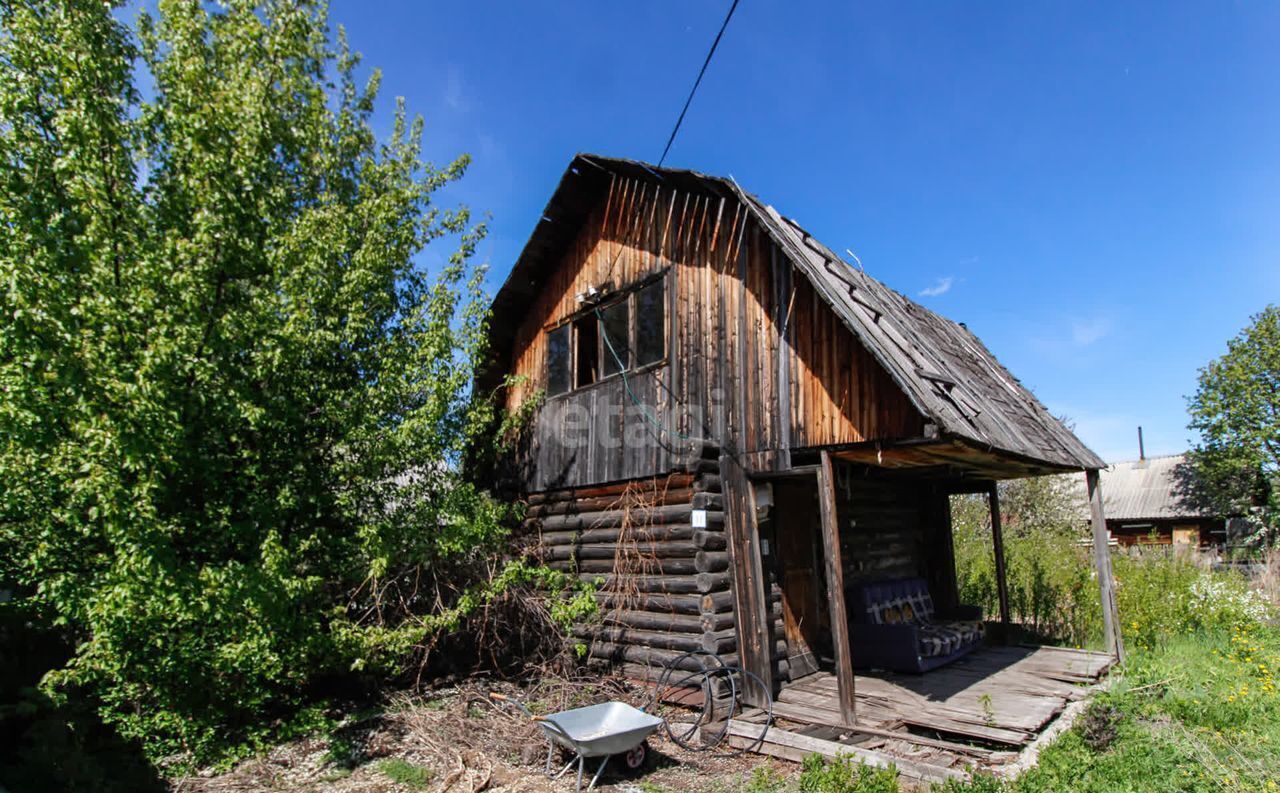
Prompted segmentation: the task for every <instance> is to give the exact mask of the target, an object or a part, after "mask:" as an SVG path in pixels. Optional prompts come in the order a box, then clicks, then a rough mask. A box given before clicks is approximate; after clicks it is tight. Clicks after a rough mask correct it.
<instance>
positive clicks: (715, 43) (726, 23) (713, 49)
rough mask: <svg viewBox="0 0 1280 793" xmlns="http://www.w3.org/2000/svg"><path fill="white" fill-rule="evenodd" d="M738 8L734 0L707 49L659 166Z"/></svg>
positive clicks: (674, 138) (663, 151)
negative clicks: (709, 47) (714, 38)
mask: <svg viewBox="0 0 1280 793" xmlns="http://www.w3.org/2000/svg"><path fill="white" fill-rule="evenodd" d="M737 8H738V0H733V4H732V5H730V6H729V13H727V14H725V16H724V24H722V25H720V32H719V33H717V34H716V40H715V41H713V42H711V49H710V50H708V51H707V59H706V60H705V61H703V62H702V69H700V70H699V71H698V79H696V80H694V81H693V88H692V89H690V90H689V98H688V99H686V100H684V108H683V109H681V111H680V118H677V119H676V125H675V126H674V127H672V128H671V137H669V138H667V147H666V148H665V149H663V150H662V156H661V157H659V158H658V167H659V168H661V167H662V163H664V162H666V160H667V153H668V152H669V151H671V144H672V143H674V142H675V140H676V133H678V132H679V131H680V124H681V123H683V122H684V114H685V113H688V112H689V104H690V103H692V102H693V95H694V94H696V93H697V92H698V86H699V85H701V84H702V75H704V74H706V73H707V66H709V65H710V64H711V57H712V56H713V55H715V54H716V47H718V46H719V45H720V37H721V36H723V35H724V29H725V28H727V27H729V20H730V19H733V12H734V11H735V10H736V9H737Z"/></svg>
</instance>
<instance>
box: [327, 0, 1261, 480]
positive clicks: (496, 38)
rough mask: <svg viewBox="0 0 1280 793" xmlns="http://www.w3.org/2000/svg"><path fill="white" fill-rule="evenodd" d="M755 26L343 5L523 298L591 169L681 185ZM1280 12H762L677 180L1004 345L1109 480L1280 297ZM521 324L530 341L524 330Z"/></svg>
mask: <svg viewBox="0 0 1280 793" xmlns="http://www.w3.org/2000/svg"><path fill="white" fill-rule="evenodd" d="M727 7H728V3H727V2H721V1H720V0H716V2H704V1H703V0H693V1H692V2H683V3H677V2H647V3H629V4H622V3H604V2H599V1H598V0H597V2H582V3H567V2H566V3H554V4H553V3H511V4H501V3H492V4H486V3H451V4H436V3H431V4H428V3H421V2H381V1H380V2H378V3H368V2H364V3H360V2H354V1H353V0H337V2H335V3H334V5H333V8H332V20H333V22H334V23H335V24H337V23H341V24H343V25H345V26H346V28H347V30H348V34H349V36H350V39H351V42H352V45H353V47H355V48H356V49H358V50H360V51H362V52H363V53H364V55H365V58H366V63H367V64H369V65H376V66H378V67H380V68H382V69H383V72H384V78H385V79H384V93H383V98H384V100H385V104H386V106H388V107H389V106H390V103H391V101H392V97H394V96H404V97H405V98H406V100H407V103H408V106H409V108H410V110H411V111H413V112H417V113H420V114H422V115H423V116H424V117H425V119H426V124H427V133H426V134H427V146H428V152H429V155H430V156H431V157H432V158H433V159H435V160H436V161H444V160H447V159H448V158H450V157H451V156H453V155H456V154H457V153H460V152H464V151H465V152H468V153H470V154H471V155H472V156H473V157H474V159H475V161H474V165H473V167H472V169H471V171H470V172H469V173H468V175H467V176H466V178H465V179H464V181H463V182H462V183H460V184H459V185H457V186H455V187H453V188H450V191H449V193H448V199H449V200H452V201H462V202H465V203H467V204H469V205H470V206H472V207H473V208H474V209H476V210H480V211H483V212H487V213H490V214H491V215H492V224H491V229H492V234H491V236H490V237H489V239H488V240H487V241H486V242H485V244H484V246H483V247H482V250H481V253H482V255H483V256H484V257H485V258H486V259H487V260H488V261H489V262H490V263H491V264H492V267H493V277H492V280H493V282H494V284H495V286H496V284H498V283H501V279H502V278H503V277H505V275H506V273H507V271H508V270H509V268H510V266H511V263H512V262H513V261H514V260H515V258H516V256H517V255H518V253H519V251H520V248H521V246H522V245H523V243H524V241H525V240H526V239H527V237H528V235H529V232H530V231H531V229H532V228H533V225H534V223H535V221H536V220H537V218H538V217H539V215H540V213H541V210H542V207H543V206H544V204H545V203H546V200H547V198H548V197H549V196H550V193H551V191H552V190H553V189H554V187H555V184H556V182H557V180H558V178H559V176H560V174H561V172H562V171H563V170H564V168H565V166H566V165H567V163H568V161H569V158H570V157H571V156H572V155H573V154H574V153H575V152H578V151H591V152H599V153H602V154H608V155H615V156H624V157H633V158H638V159H646V160H656V159H657V157H658V156H659V155H660V154H661V152H662V147H663V145H664V144H665V142H666V139H667V135H668V134H669V132H670V129H671V126H672V124H673V122H674V121H675V117H676V115H677V113H678V112H679V109H680V106H681V104H682V103H683V101H684V98H685V95H686V94H687V92H688V90H689V87H690V84H691V83H692V80H693V77H694V75H695V74H696V71H697V69H698V67H699V66H700V65H701V63H702V59H703V57H704V56H705V54H706V49H707V47H708V45H709V44H710V41H711V39H712V37H713V36H714V35H715V31H716V30H717V28H718V26H719V24H720V22H721V20H722V18H723V16H724V13H725V10H726V9H727ZM1276 42H1280V4H1277V3H1262V2H1236V3H1219V2H1198V3H1178V2H1160V3H1150V4H1139V3H1094V4H1089V3H1082V2H1070V3H1068V2H1060V3H1048V2H1044V3H1012V2H1010V3H996V2H983V3H972V2H953V3H924V2H859V3H842V4H833V5H822V4H807V3H787V2H779V1H777V0H742V2H741V4H740V5H739V8H738V11H737V14H736V15H735V17H734V19H733V21H732V23H731V24H730V26H729V29H728V31H727V32H726V34H725V37H724V40H723V41H722V42H721V44H720V49H719V51H718V53H717V55H716V59H715V60H714V62H713V63H712V64H711V67H710V69H709V71H708V72H707V76H706V78H705V79H704V81H703V84H702V87H701V89H700V91H699V93H698V96H697V98H696V99H695V100H694V103H693V106H692V108H691V109H690V111H689V115H688V117H687V118H686V119H685V123H684V127H683V129H682V131H681V133H680V136H679V138H678V139H677V140H676V143H675V145H674V147H673V148H672V151H671V154H670V156H669V157H668V164H669V165H672V166H677V167H689V168H694V169H697V170H701V171H704V172H708V173H713V174H732V175H733V176H734V177H735V178H736V179H737V180H738V181H739V182H740V183H741V184H742V185H743V186H744V187H746V188H747V189H748V190H750V191H752V192H755V193H756V194H757V195H759V196H760V197H761V198H763V199H764V200H765V201H766V202H768V203H771V204H773V205H774V206H776V207H778V209H779V210H780V211H781V212H782V213H783V214H786V215H789V216H792V217H794V218H796V219H797V220H798V221H799V222H800V223H802V224H803V225H805V226H806V227H807V228H808V229H809V230H810V231H812V232H813V233H814V234H815V235H816V236H817V237H818V238H820V239H822V240H823V241H824V242H825V243H827V244H828V245H829V246H831V247H832V248H833V249H834V250H837V251H843V250H844V249H845V248H850V249H852V250H853V251H855V252H856V253H857V254H858V256H859V257H860V258H861V260H862V262H863V264H864V266H865V268H866V270H867V272H869V273H870V274H872V275H874V276H875V277H877V278H879V279H880V280H882V281H884V282H885V283H887V284H888V285H890V286H892V287H894V288H896V289H898V290H900V291H902V292H904V293H906V294H907V295H909V296H911V297H912V298H914V299H916V300H919V301H920V302H922V303H924V304H925V305H927V306H929V307H930V308H932V309H934V310H936V311H938V312H940V313H942V314H943V315H945V316H948V317H950V318H952V319H955V320H958V321H962V322H965V323H967V324H968V326H969V327H970V328H971V329H972V330H973V331H974V332H976V333H977V334H978V335H979V336H980V337H981V338H982V339H983V340H984V341H985V342H986V343H987V345H988V346H989V347H990V348H991V349H992V351H993V352H995V354H996V355H997V356H998V357H999V358H1000V359H1001V361H1003V362H1004V363H1005V365H1006V366H1008V367H1009V368H1010V369H1011V370H1012V371H1013V373H1014V374H1015V375H1017V376H1018V377H1019V378H1020V379H1021V380H1022V381H1023V382H1024V383H1026V384H1027V385H1028V386H1030V387H1031V388H1032V390H1033V391H1035V393H1036V394H1037V396H1039V397H1040V399H1041V400H1042V401H1043V402H1044V403H1045V404H1046V405H1047V406H1048V407H1049V409H1050V410H1051V411H1053V412H1054V413H1057V414H1060V415H1066V416H1068V417H1069V418H1071V419H1072V420H1073V421H1074V422H1075V425H1076V429H1077V432H1078V433H1079V434H1080V435H1081V437H1082V438H1083V439H1084V440H1085V441H1086V442H1087V443H1088V444H1089V445H1090V446H1091V447H1092V448H1093V449H1095V450H1096V451H1097V452H1099V453H1100V454H1101V455H1102V456H1103V457H1105V458H1107V459H1109V460H1120V459H1128V458H1133V457H1136V456H1137V449H1136V447H1137V442H1136V438H1135V435H1136V427H1137V425H1139V424H1141V425H1143V426H1144V428H1145V431H1146V437H1147V450H1148V453H1149V454H1161V453H1172V452H1177V451H1181V450H1183V449H1185V448H1186V447H1187V445H1188V440H1189V438H1190V433H1189V431H1188V430H1187V429H1186V409H1185V396H1186V395H1188V394H1190V393H1192V392H1193V391H1194V389H1195V378H1196V370H1197V368H1198V367H1200V366H1202V365H1204V364H1205V363H1206V362H1207V361H1209V360H1210V359H1212V358H1213V357H1215V356H1217V355H1220V354H1221V353H1222V352H1223V351H1225V348H1226V340H1227V339H1228V338H1229V337H1231V336H1233V335H1234V334H1236V333H1237V332H1238V331H1239V330H1240V329H1241V328H1242V327H1244V325H1245V324H1246V323H1247V322H1248V318H1249V316H1250V315H1251V314H1253V313H1255V312H1257V311H1259V310H1261V309H1262V308H1263V307H1264V306H1265V305H1267V304H1268V303H1269V302H1275V301H1276V300H1277V299H1280V222H1277V221H1278V220H1280V46H1277V44H1276ZM495 321H498V322H501V321H504V318H502V317H498V318H496V320H495Z"/></svg>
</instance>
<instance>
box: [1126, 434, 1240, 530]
mask: <svg viewBox="0 0 1280 793" xmlns="http://www.w3.org/2000/svg"><path fill="white" fill-rule="evenodd" d="M1192 476H1194V474H1193V472H1192V470H1191V467H1190V465H1189V464H1188V463H1187V459H1186V455H1183V454H1172V455H1168V456H1165V457H1144V458H1140V459H1138V460H1131V461H1126V462H1121V463H1114V464H1112V465H1110V466H1108V467H1107V468H1104V469H1103V470H1102V498H1103V503H1104V506H1105V508H1106V515H1107V531H1108V532H1109V533H1110V534H1111V536H1112V538H1114V539H1115V540H1116V542H1118V543H1119V544H1120V545H1125V546H1128V545H1170V544H1172V545H1191V546H1210V545H1223V544H1225V543H1226V541H1227V519H1226V518H1225V517H1223V516H1221V515H1214V514H1212V512H1211V510H1209V509H1208V508H1207V507H1204V506H1200V505H1197V503H1196V500H1195V499H1194V498H1192V497H1190V495H1189V493H1190V492H1191V491H1192V489H1193V488H1191V486H1190V482H1191V477H1192Z"/></svg>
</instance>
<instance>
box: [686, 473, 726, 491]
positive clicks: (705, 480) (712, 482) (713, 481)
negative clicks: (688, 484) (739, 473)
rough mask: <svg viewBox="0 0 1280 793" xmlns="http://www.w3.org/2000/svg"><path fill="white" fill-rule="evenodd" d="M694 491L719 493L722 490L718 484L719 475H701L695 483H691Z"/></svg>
mask: <svg viewBox="0 0 1280 793" xmlns="http://www.w3.org/2000/svg"><path fill="white" fill-rule="evenodd" d="M693 489H694V490H703V491H707V492H711V493H719V492H721V491H723V490H724V488H723V486H722V485H721V483H720V474H718V473H716V474H702V475H700V476H699V477H698V479H697V481H695V482H694V483H693Z"/></svg>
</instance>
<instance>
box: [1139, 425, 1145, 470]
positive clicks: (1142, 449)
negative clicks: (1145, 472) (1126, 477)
mask: <svg viewBox="0 0 1280 793" xmlns="http://www.w3.org/2000/svg"><path fill="white" fill-rule="evenodd" d="M1145 459H1147V450H1146V448H1145V447H1144V446H1143V445H1142V425H1141V424H1139V425H1138V462H1142V461H1143V460H1145Z"/></svg>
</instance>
